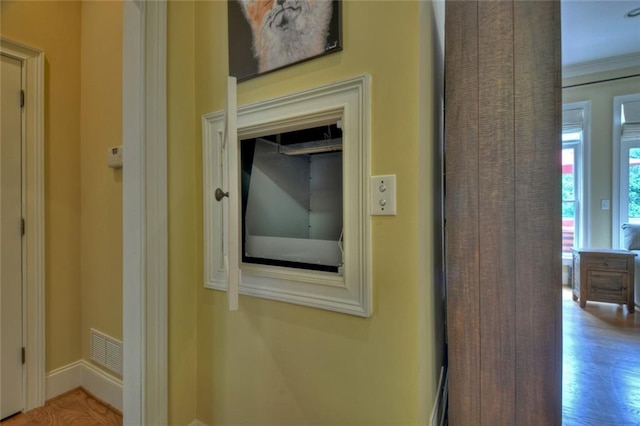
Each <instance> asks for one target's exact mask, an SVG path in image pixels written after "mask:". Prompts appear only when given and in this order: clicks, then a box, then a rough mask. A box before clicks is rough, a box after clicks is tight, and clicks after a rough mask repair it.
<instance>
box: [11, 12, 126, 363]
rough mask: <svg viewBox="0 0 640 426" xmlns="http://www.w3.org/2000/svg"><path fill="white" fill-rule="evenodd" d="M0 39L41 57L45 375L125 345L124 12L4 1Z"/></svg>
mask: <svg viewBox="0 0 640 426" xmlns="http://www.w3.org/2000/svg"><path fill="white" fill-rule="evenodd" d="M0 7H1V12H2V22H1V24H2V25H1V27H0V30H1V34H2V36H3V37H7V38H9V39H11V40H14V41H18V42H21V43H24V44H26V45H29V46H31V47H35V48H38V49H41V50H42V51H44V53H45V59H46V64H45V226H46V235H45V239H46V252H45V256H46V260H45V262H46V276H45V280H46V284H45V286H46V287H45V295H46V296H45V297H46V306H45V309H46V335H45V339H46V366H45V369H46V371H47V372H50V371H52V370H55V369H56V368H59V367H62V366H65V365H67V364H69V363H72V362H74V361H77V360H78V359H80V358H85V359H88V357H89V353H88V349H89V339H88V338H89V334H88V333H89V328H90V327H94V328H97V329H99V330H100V331H103V332H105V333H107V334H109V335H111V336H113V337H116V338H118V339H121V338H122V174H121V172H119V171H116V172H114V171H112V170H111V169H109V168H107V166H106V152H107V147H110V146H117V145H120V144H121V143H122V142H121V139H122V137H121V134H122V125H121V121H122V106H121V104H122V101H121V92H122V59H121V57H122V54H121V50H122V5H121V3H119V2H110V1H105V2H79V1H18V2H15V1H4V0H3V1H2V2H1V3H0Z"/></svg>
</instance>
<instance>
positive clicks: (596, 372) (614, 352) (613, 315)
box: [562, 288, 640, 426]
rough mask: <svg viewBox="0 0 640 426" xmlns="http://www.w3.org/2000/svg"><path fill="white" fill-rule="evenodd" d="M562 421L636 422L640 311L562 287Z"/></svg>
mask: <svg viewBox="0 0 640 426" xmlns="http://www.w3.org/2000/svg"><path fill="white" fill-rule="evenodd" d="M562 303H563V386H562V393H563V397H562V423H563V425H565V426H578V425H579V426H590V425H593V426H608V425H611V426H614V425H616V426H617V425H640V382H639V381H638V377H640V315H638V313H635V314H633V313H629V312H628V311H627V308H626V307H625V306H622V305H618V304H615V303H596V302H589V303H587V306H586V307H585V308H584V309H581V308H580V306H579V304H578V302H574V301H573V300H571V290H570V289H569V288H564V289H563V301H562Z"/></svg>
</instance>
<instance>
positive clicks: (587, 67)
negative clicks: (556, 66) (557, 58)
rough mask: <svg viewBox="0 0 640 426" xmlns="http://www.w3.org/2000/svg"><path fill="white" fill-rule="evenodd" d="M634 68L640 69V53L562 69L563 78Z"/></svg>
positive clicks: (582, 63)
mask: <svg viewBox="0 0 640 426" xmlns="http://www.w3.org/2000/svg"><path fill="white" fill-rule="evenodd" d="M632 67H640V52H637V53H630V54H627V55H620V56H613V57H610V58H604V59H598V60H594V61H588V62H581V63H579V64H571V65H567V66H564V67H562V78H572V77H581V76H584V75H589V74H595V73H600V72H609V71H616V70H620V69H624V68H632Z"/></svg>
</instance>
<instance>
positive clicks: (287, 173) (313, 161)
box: [240, 123, 343, 273]
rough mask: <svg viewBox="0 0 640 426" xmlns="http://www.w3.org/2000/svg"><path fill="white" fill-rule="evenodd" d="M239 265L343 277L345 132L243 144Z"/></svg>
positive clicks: (323, 130)
mask: <svg viewBox="0 0 640 426" xmlns="http://www.w3.org/2000/svg"><path fill="white" fill-rule="evenodd" d="M240 157H241V165H242V178H241V179H242V262H244V263H255V264H262V265H273V266H283V267H289V268H298V269H307V270H317V271H326V272H334V273H341V272H342V264H343V246H342V244H343V198H342V195H343V188H342V130H341V129H340V125H339V123H331V124H328V125H322V126H317V127H312V128H306V129H301V130H296V131H290V132H283V133H278V134H272V135H264V136H260V137H255V138H249V139H242V140H241V143H240Z"/></svg>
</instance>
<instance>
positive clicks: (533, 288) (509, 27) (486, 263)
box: [445, 0, 561, 425]
mask: <svg viewBox="0 0 640 426" xmlns="http://www.w3.org/2000/svg"><path fill="white" fill-rule="evenodd" d="M446 8H447V9H446V19H447V22H446V30H445V31H446V57H445V70H446V71H445V86H446V94H445V96H446V99H445V107H446V110H445V123H446V142H445V144H446V148H445V152H446V194H445V212H446V242H447V245H446V260H447V273H446V276H447V324H448V336H449V339H448V342H449V369H450V373H449V374H450V389H449V391H450V413H449V414H450V417H449V420H450V424H451V425H470V424H483V425H484V424H486V425H494V424H550V425H551V424H559V422H560V417H559V416H560V409H559V407H560V404H561V395H560V390H559V389H560V388H559V386H558V384H559V383H560V381H561V367H560V365H561V336H560V333H561V322H560V321H561V320H560V318H559V312H560V310H559V306H560V294H559V288H560V287H559V285H560V232H559V231H560V211H559V207H560V204H559V200H560V198H559V182H560V181H559V174H558V173H559V170H560V169H559V167H558V165H559V160H560V157H559V156H558V153H559V145H558V143H559V139H558V138H559V135H560V133H559V120H560V105H559V99H560V96H561V93H560V85H559V84H558V83H559V78H558V77H559V70H560V65H559V61H558V60H559V56H558V52H559V50H558V46H559V31H560V24H559V21H558V17H559V15H558V10H559V9H558V7H557V3H556V2H548V1H543V2H521V1H515V0H514V1H499V2H489V1H455V0H454V1H448V2H447V4H446Z"/></svg>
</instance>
